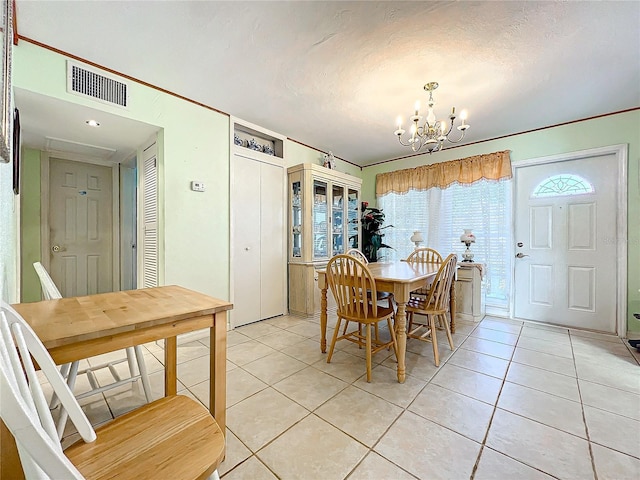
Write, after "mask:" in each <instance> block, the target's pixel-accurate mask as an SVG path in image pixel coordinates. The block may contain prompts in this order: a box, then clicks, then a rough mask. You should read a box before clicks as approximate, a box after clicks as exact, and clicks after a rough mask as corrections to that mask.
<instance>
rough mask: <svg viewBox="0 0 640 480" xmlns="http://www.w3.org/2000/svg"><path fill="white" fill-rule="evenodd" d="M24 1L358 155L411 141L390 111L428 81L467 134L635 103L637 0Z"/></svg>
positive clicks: (252, 112)
mask: <svg viewBox="0 0 640 480" xmlns="http://www.w3.org/2000/svg"><path fill="white" fill-rule="evenodd" d="M17 11H18V30H19V33H20V35H23V36H25V37H28V38H31V39H33V40H37V41H39V42H42V43H44V44H47V45H50V46H52V47H55V48H57V49H60V50H62V51H66V52H69V53H71V54H73V55H77V56H79V57H82V58H85V59H87V60H90V61H92V62H95V63H98V64H100V65H103V66H105V67H108V68H110V69H113V70H116V71H119V72H121V73H123V74H126V75H130V76H132V77H135V78H138V79H140V80H143V81H145V82H148V83H151V84H154V85H157V86H159V87H161V88H164V89H167V90H170V91H173V92H175V93H177V94H180V95H183V96H185V97H188V98H191V99H193V100H196V101H198V102H201V103H204V104H206V105H209V106H211V107H214V108H216V109H218V110H221V111H223V112H226V113H229V114H231V115H234V116H237V117H239V118H242V119H244V120H247V121H250V122H252V123H255V124H258V125H261V126H263V127H265V128H268V129H270V130H273V131H276V132H279V133H281V134H284V135H287V136H288V137H290V138H292V139H294V140H296V141H299V142H302V143H304V144H307V145H310V146H312V147H315V148H317V149H320V150H323V151H328V150H331V151H333V153H334V154H335V155H336V156H338V157H340V158H344V159H346V160H349V161H351V162H353V163H356V164H359V165H367V164H371V163H375V162H379V161H382V160H387V159H391V158H396V157H400V156H404V155H407V154H409V153H411V150H410V149H408V148H406V147H401V146H399V145H398V142H397V139H396V137H395V136H394V135H393V131H394V129H395V121H396V117H397V116H398V115H402V116H404V118H405V124H406V118H407V116H408V115H409V114H410V113H411V109H412V106H413V104H414V102H415V101H416V100H417V99H420V100H421V101H422V103H423V105H424V103H425V100H426V95H425V94H424V91H423V90H422V87H423V85H424V84H425V83H426V82H428V81H437V82H439V83H440V87H439V89H438V90H437V91H436V92H435V95H434V97H435V100H436V114H437V115H438V116H439V117H444V116H446V115H447V114H448V112H449V111H450V110H451V107H452V106H455V107H456V110H457V111H460V110H462V109H463V108H464V109H466V110H467V111H468V114H469V117H468V123H469V124H470V125H471V128H470V129H469V130H468V131H467V136H466V137H465V142H474V141H479V140H483V139H489V138H495V137H498V136H502V135H508V134H511V133H518V132H522V131H527V130H531V129H536V128H541V127H545V126H549V125H554V124H558V123H562V122H568V121H573V120H579V119H583V118H587V117H591V116H596V115H601V114H605V113H610V112H615V111H620V110H624V109H628V108H634V107H638V106H640V2H637V1H631V2H615V1H608V2H542V1H532V2H515V1H508V2H498V1H488V2H487V1H481V2H420V1H415V2H373V1H362V2H342V1H331V2H308V1H292V2H271V1H263V2H244V1H236V2H212V1H192V2H187V1H181V2H176V1H125V2H120V1H83V2H77V1H72V2H67V1H50V2H42V1H25V0H18V2H17ZM23 122H24V120H23ZM25 125H26V123H25ZM25 128H26V127H25Z"/></svg>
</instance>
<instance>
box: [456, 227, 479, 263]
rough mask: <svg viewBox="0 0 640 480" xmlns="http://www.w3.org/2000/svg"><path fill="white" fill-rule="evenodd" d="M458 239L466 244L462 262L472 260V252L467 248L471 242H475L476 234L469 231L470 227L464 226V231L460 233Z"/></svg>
mask: <svg viewBox="0 0 640 480" xmlns="http://www.w3.org/2000/svg"><path fill="white" fill-rule="evenodd" d="M460 241H461V242H462V243H464V244H465V245H466V246H467V249H466V250H465V251H464V253H463V254H462V258H463V259H464V260H462V261H463V262H473V252H472V251H471V250H470V249H469V247H470V246H471V244H472V243H476V236H475V235H474V234H473V233H471V229H470V228H465V229H464V233H463V234H462V235H460Z"/></svg>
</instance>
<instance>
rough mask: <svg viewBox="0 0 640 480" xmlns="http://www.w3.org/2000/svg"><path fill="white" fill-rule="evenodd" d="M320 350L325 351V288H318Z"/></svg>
mask: <svg viewBox="0 0 640 480" xmlns="http://www.w3.org/2000/svg"><path fill="white" fill-rule="evenodd" d="M320 350H321V351H322V353H327V288H326V287H325V288H323V289H322V290H320Z"/></svg>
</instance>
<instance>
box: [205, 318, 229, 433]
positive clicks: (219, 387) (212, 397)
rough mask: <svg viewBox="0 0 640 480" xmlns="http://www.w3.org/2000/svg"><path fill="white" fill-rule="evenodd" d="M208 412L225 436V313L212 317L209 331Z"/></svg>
mask: <svg viewBox="0 0 640 480" xmlns="http://www.w3.org/2000/svg"><path fill="white" fill-rule="evenodd" d="M209 338H210V340H209V344H210V345H211V352H210V355H211V356H210V360H209V361H210V364H209V372H210V373H209V411H210V412H211V415H213V418H215V419H216V422H218V425H220V429H221V430H222V432H223V433H224V434H225V435H226V425H227V312H220V313H217V314H215V315H214V318H213V327H211V328H210V329H209Z"/></svg>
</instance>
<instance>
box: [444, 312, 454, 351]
mask: <svg viewBox="0 0 640 480" xmlns="http://www.w3.org/2000/svg"><path fill="white" fill-rule="evenodd" d="M442 323H444V331H445V333H446V334H447V340H449V346H450V347H451V351H452V352H453V338H452V337H451V329H450V328H449V321H448V320H447V314H446V313H445V314H444V315H442Z"/></svg>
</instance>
